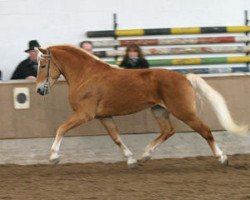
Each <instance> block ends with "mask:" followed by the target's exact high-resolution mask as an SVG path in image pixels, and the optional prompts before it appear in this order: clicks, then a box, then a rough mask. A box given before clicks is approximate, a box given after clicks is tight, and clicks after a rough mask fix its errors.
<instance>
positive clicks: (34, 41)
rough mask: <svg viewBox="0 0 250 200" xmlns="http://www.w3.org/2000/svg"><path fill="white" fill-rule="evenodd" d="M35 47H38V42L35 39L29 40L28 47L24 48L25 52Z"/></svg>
mask: <svg viewBox="0 0 250 200" xmlns="http://www.w3.org/2000/svg"><path fill="white" fill-rule="evenodd" d="M35 47H40V44H39V43H38V42H37V40H30V41H29V48H28V49H27V50H25V52H29V51H31V50H34V48H35Z"/></svg>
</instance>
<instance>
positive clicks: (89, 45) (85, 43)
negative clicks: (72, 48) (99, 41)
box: [79, 41, 93, 54]
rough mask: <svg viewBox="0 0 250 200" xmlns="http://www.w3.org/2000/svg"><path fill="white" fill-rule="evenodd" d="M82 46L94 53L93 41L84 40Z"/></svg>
mask: <svg viewBox="0 0 250 200" xmlns="http://www.w3.org/2000/svg"><path fill="white" fill-rule="evenodd" d="M79 46H80V48H82V49H84V50H85V51H87V52H89V53H91V54H93V44H92V42H91V41H82V42H80V44H79Z"/></svg>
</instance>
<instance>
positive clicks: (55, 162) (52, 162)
mask: <svg viewBox="0 0 250 200" xmlns="http://www.w3.org/2000/svg"><path fill="white" fill-rule="evenodd" d="M49 161H50V163H51V164H53V165H57V164H58V163H59V162H60V157H58V158H55V159H53V160H51V159H50V160H49Z"/></svg>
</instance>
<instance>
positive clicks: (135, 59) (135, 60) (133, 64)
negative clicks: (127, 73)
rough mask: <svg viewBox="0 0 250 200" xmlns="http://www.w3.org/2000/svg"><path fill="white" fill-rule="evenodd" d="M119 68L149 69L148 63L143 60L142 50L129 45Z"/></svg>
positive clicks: (136, 46)
mask: <svg viewBox="0 0 250 200" xmlns="http://www.w3.org/2000/svg"><path fill="white" fill-rule="evenodd" d="M120 66H121V67H124V68H127V69H141V68H149V64H148V61H147V60H146V59H145V58H144V55H143V53H142V50H141V48H140V47H139V46H138V45H137V44H131V45H129V46H128V47H127V49H126V53H125V56H124V58H123V60H122V62H121V64H120Z"/></svg>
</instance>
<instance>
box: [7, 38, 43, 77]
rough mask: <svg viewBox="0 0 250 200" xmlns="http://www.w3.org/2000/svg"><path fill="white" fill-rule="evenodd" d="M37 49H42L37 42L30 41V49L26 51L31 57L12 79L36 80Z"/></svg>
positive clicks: (22, 64)
mask: <svg viewBox="0 0 250 200" xmlns="http://www.w3.org/2000/svg"><path fill="white" fill-rule="evenodd" d="M35 47H40V45H39V43H38V42H37V41H36V40H31V41H29V48H28V49H27V50H25V52H26V53H28V54H29V57H28V58H27V59H25V60H23V61H22V62H21V63H20V64H19V65H18V66H17V68H16V70H15V71H14V73H13V75H12V77H11V79H30V80H35V79H36V75H37V65H38V64H37V52H36V51H35V50H34V48H35Z"/></svg>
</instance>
